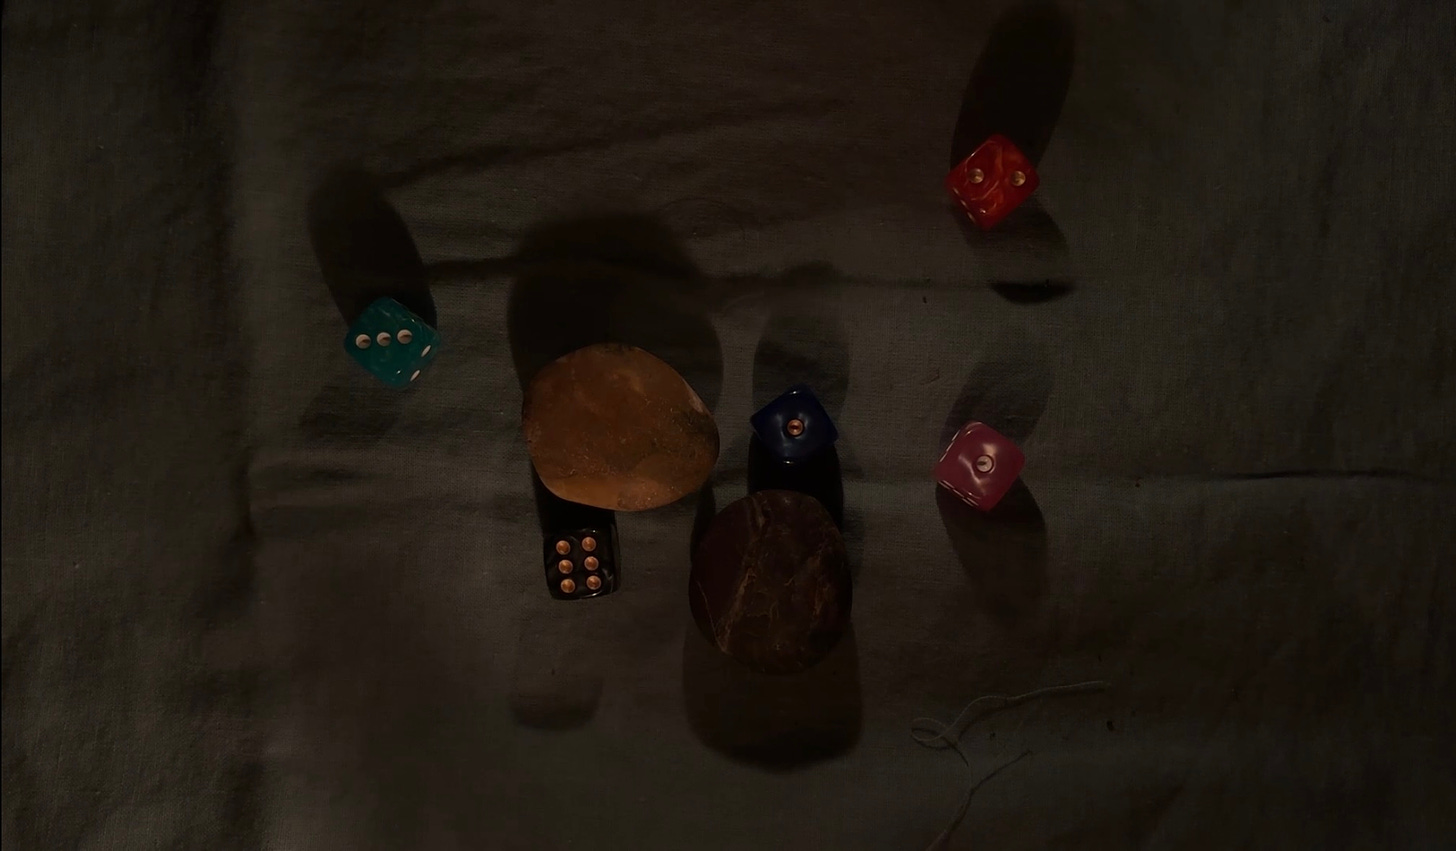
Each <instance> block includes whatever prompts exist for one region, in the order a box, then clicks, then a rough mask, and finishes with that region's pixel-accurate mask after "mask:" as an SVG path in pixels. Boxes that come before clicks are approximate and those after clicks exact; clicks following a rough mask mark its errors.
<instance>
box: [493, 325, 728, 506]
mask: <svg viewBox="0 0 1456 851" xmlns="http://www.w3.org/2000/svg"><path fill="white" fill-rule="evenodd" d="M521 427H522V430H523V431H524V432H525V436H526V449H527V451H528V452H530V454H531V463H533V464H534V465H535V466H536V472H537V474H538V475H540V477H541V482H542V483H543V484H544V485H545V486H546V487H547V489H549V490H550V491H551V492H552V493H554V494H556V495H557V496H559V497H561V498H562V499H569V500H571V501H572V502H579V503H582V504H584V505H592V506H596V507H598V508H609V509H613V510H617V511H641V510H643V509H648V508H657V507H658V506H662V505H667V504H668V503H670V502H675V501H677V500H679V499H681V498H683V497H684V496H687V495H688V494H690V493H693V492H695V491H697V490H698V489H699V488H700V487H702V485H703V483H704V482H705V481H707V480H708V476H709V475H711V474H712V472H713V465H714V464H715V463H716V462H717V460H718V426H717V425H716V424H715V423H714V422H713V415H712V414H711V413H709V411H708V408H707V406H706V405H704V404H703V400H701V399H699V398H698V394H696V393H694V392H693V389H692V388H691V387H689V386H688V383H687V382H686V381H685V380H683V377H682V376H681V375H679V374H678V373H677V371H676V370H674V369H673V368H672V367H670V366H668V365H667V364H666V363H664V362H663V361H661V360H659V359H658V358H656V357H654V356H653V355H651V354H649V353H648V352H646V351H643V350H642V349H639V348H636V347H633V346H624V345H619V344H616V343H601V344H598V345H594V346H587V347H586V348H584V349H577V350H576V351H574V352H572V353H570V354H568V355H565V356H564V357H561V358H558V359H557V360H555V361H553V362H551V363H549V364H547V365H546V366H545V367H543V368H542V369H541V371H540V372H538V373H537V374H536V376H535V378H533V379H532V380H531V384H530V386H529V387H527V388H526V398H525V403H524V405H523V407H522V411H521Z"/></svg>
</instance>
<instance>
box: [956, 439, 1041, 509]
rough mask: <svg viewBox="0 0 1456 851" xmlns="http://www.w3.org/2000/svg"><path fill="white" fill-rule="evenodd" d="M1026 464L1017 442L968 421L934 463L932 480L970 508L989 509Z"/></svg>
mask: <svg viewBox="0 0 1456 851" xmlns="http://www.w3.org/2000/svg"><path fill="white" fill-rule="evenodd" d="M1025 465H1026V456H1025V455H1023V454H1022V453H1021V449H1020V448H1019V447H1017V445H1016V444H1014V443H1012V442H1011V441H1009V440H1007V439H1006V438H1005V437H1004V436H1002V435H1001V433H1000V432H998V431H996V430H995V429H993V428H991V427H990V426H988V425H986V424H985V423H979V422H969V423H966V425H965V427H964V428H962V429H961V430H960V431H958V432H956V436H955V437H954V438H952V439H951V442H950V445H949V446H947V447H946V448H945V452H944V453H943V454H942V455H941V456H940V461H938V462H936V465H935V480H936V482H937V483H939V484H940V486H941V487H943V488H946V489H947V490H949V491H950V492H951V493H954V494H955V495H956V496H958V497H960V498H961V499H962V500H964V501H965V502H967V503H969V504H970V505H971V507H973V508H979V509H980V510H982V511H990V510H991V509H992V508H995V507H996V503H998V502H1000V501H1001V497H1003V496H1005V495H1006V492H1007V491H1009V490H1011V486H1012V485H1013V484H1015V483H1016V477H1017V476H1020V475H1021V468H1022V467H1024V466H1025Z"/></svg>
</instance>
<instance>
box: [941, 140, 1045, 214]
mask: <svg viewBox="0 0 1456 851" xmlns="http://www.w3.org/2000/svg"><path fill="white" fill-rule="evenodd" d="M1040 183H1041V179H1040V178H1039V177H1037V176H1036V169H1034V168H1032V167H1031V160H1029V159H1027V158H1026V154H1023V153H1022V152H1021V150H1020V149H1018V148H1017V147H1016V146H1015V145H1014V144H1012V143H1011V140H1010V139H1008V138H1006V137H1005V136H1002V135H999V134H997V135H995V136H992V137H991V138H989V139H987V140H986V141H984V142H982V143H981V147H979V148H977V149H976V150H975V152H974V153H972V154H971V155H970V156H968V157H966V158H965V160H964V161H963V162H961V164H960V165H958V166H956V167H955V168H953V169H951V171H950V174H948V175H946V178H945V188H946V189H949V190H950V194H951V195H953V196H955V199H956V202H957V203H959V204H960V205H961V208H962V209H964V210H965V211H966V213H967V214H968V215H970V217H971V219H972V220H973V221H974V222H975V223H976V224H978V225H980V226H981V230H990V229H991V228H993V227H995V226H996V223H997V222H999V221H1001V220H1002V219H1004V218H1006V217H1007V216H1008V215H1009V214H1010V213H1011V211H1012V210H1014V209H1016V208H1017V207H1019V206H1021V202H1023V201H1025V200H1026V199H1027V198H1030V197H1031V193H1033V192H1035V191H1036V187H1037V186H1038V185H1039V184H1040Z"/></svg>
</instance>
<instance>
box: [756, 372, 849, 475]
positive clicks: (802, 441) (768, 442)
mask: <svg viewBox="0 0 1456 851" xmlns="http://www.w3.org/2000/svg"><path fill="white" fill-rule="evenodd" d="M749 423H750V424H752V426H753V433H754V434H756V435H757V436H758V439H759V442H761V443H762V444H763V445H764V447H765V448H766V449H768V451H769V452H770V453H772V454H773V455H774V457H776V458H778V459H779V460H780V461H786V462H794V461H801V460H803V459H805V458H808V457H810V456H811V455H815V454H817V453H819V452H821V451H823V450H824V449H826V448H828V447H829V446H831V445H833V443H834V441H836V440H838V439H839V430H838V429H836V428H835V427H834V420H831V419H830V418H829V412H828V411H826V410H824V406H823V405H821V404H819V400H818V399H816V398H814V392H813V391H812V390H810V389H809V388H808V387H807V386H806V385H803V384H796V385H794V386H793V387H790V388H789V389H788V390H787V391H786V392H785V393H784V395H782V396H780V397H778V398H777V399H775V400H773V401H772V402H769V403H768V404H767V405H764V406H763V408H762V409H761V410H760V411H759V412H758V413H756V414H754V415H753V416H752V417H750V418H749Z"/></svg>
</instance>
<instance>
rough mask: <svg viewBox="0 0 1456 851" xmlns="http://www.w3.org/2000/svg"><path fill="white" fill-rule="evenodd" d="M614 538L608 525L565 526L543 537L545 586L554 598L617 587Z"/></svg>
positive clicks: (599, 592) (596, 594)
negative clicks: (558, 531) (578, 527)
mask: <svg viewBox="0 0 1456 851" xmlns="http://www.w3.org/2000/svg"><path fill="white" fill-rule="evenodd" d="M617 581H618V571H617V539H616V536H615V535H613V534H612V530H611V529H610V528H602V527H593V528H587V529H569V530H564V531H562V532H560V533H558V534H555V535H551V536H548V537H547V538H546V587H547V589H548V590H549V591H550V592H551V596H553V597H555V598H556V599H558V600H585V599H587V598H588V597H600V596H602V595H604V594H610V593H612V592H613V591H615V590H617Z"/></svg>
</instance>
